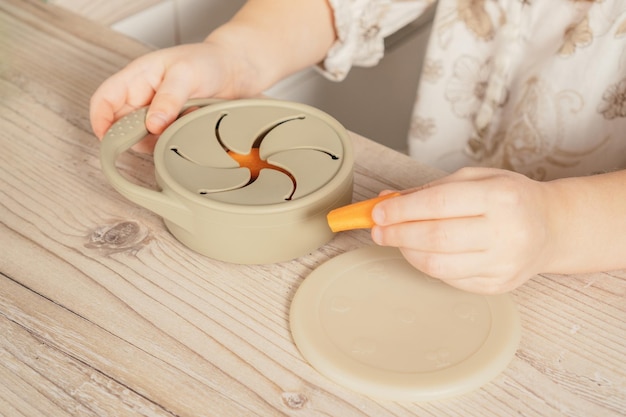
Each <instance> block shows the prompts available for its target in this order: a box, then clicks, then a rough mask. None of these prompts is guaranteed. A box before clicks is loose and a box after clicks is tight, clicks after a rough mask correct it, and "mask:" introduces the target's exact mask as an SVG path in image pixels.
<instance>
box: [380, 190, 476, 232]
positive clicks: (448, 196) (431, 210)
mask: <svg viewBox="0 0 626 417" xmlns="http://www.w3.org/2000/svg"><path fill="white" fill-rule="evenodd" d="M485 191H486V190H485V189H484V188H483V187H482V186H481V184H479V183H475V182H465V181H461V182H455V181H452V182H445V183H440V184H437V185H433V186H428V187H424V188H422V189H419V190H417V191H414V192H411V193H407V194H403V195H401V196H399V197H398V198H392V199H388V200H385V201H381V202H380V203H379V204H377V205H376V207H374V210H373V211H372V218H373V219H374V221H375V222H376V224H378V225H381V226H385V225H391V224H397V223H405V222H410V221H419V220H431V219H446V218H454V217H472V216H480V215H482V214H484V213H485V210H486V207H485V195H484V194H485Z"/></svg>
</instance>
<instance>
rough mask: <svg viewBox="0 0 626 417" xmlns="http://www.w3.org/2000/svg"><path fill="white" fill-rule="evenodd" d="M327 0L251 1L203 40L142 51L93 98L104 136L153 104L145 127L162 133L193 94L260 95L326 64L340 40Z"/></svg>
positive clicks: (95, 119)
mask: <svg viewBox="0 0 626 417" xmlns="http://www.w3.org/2000/svg"><path fill="white" fill-rule="evenodd" d="M334 30H335V29H334V24H333V17H332V10H331V8H330V6H329V4H328V3H327V1H326V0H298V1H293V0H249V1H248V2H247V3H246V4H245V5H244V6H243V7H242V9H241V10H240V11H239V12H238V13H237V14H236V15H235V16H234V17H233V19H231V20H230V21H229V22H227V23H226V24H224V25H223V26H221V27H219V28H218V29H216V30H215V31H214V32H213V33H211V34H210V35H209V36H208V37H207V38H206V40H205V41H204V42H202V43H198V44H190V45H181V46H177V47H173V48H168V49H163V50H159V51H154V52H152V53H149V54H147V55H144V56H142V57H140V58H138V59H136V60H134V61H133V62H131V63H130V64H129V65H128V66H127V67H125V68H124V69H122V70H121V71H120V72H118V73H116V74H114V75H113V76H111V77H110V78H109V79H107V80H106V81H105V82H104V83H102V85H101V86H100V87H99V88H98V89H97V90H96V92H95V93H94V95H93V97H92V99H91V109H90V117H91V123H92V127H93V129H94V132H95V134H96V135H97V136H98V137H99V138H101V137H102V136H103V135H104V133H105V132H106V131H107V130H108V129H109V127H110V126H111V125H112V124H113V123H114V122H115V121H116V120H117V119H119V118H120V117H122V116H123V115H125V114H127V113H129V112H131V111H132V110H134V109H137V108H139V107H143V106H146V105H148V104H150V110H149V112H148V116H147V120H146V126H147V128H148V130H149V131H150V132H152V133H155V134H159V133H161V132H162V131H163V130H164V129H165V127H166V126H167V125H169V123H171V122H172V121H173V120H174V119H175V118H176V117H177V115H178V112H179V110H180V108H181V107H182V105H183V104H184V103H185V102H186V101H187V99H189V98H193V97H219V98H236V97H245V96H252V95H256V94H259V93H261V92H262V91H264V90H265V89H266V88H267V87H269V86H271V85H272V84H273V83H275V82H276V81H278V80H280V79H281V78H283V77H285V76H286V75H288V74H290V73H292V72H295V71H297V70H299V69H302V68H305V67H307V66H311V65H313V64H315V63H317V62H319V61H321V60H322V59H323V58H324V56H325V54H326V52H327V51H328V49H329V48H330V47H331V46H332V44H333V42H334V40H335V32H334Z"/></svg>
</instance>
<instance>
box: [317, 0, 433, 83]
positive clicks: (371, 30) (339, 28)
mask: <svg viewBox="0 0 626 417" xmlns="http://www.w3.org/2000/svg"><path fill="white" fill-rule="evenodd" d="M431 3H433V0H329V4H330V6H331V8H332V10H333V14H334V21H335V30H336V32H337V41H336V42H335V44H334V45H333V46H332V47H331V49H330V50H329V52H328V54H327V56H326V58H325V59H324V61H323V62H322V63H321V64H320V65H319V69H320V71H321V72H322V74H324V76H326V77H327V78H329V79H331V80H335V81H340V80H342V79H344V78H345V77H346V75H347V74H348V72H349V71H350V68H351V67H352V66H363V67H369V66H373V65H376V64H377V63H378V61H380V59H381V58H382V57H383V54H384V49H385V45H384V39H385V37H386V36H388V35H390V34H391V33H393V32H395V31H396V30H398V29H400V28H402V27H403V26H405V25H406V24H408V23H410V22H411V21H413V20H414V19H416V18H417V17H418V16H419V15H420V14H422V13H423V12H424V11H425V10H426V8H427V7H428V6H429V5H430V4H431Z"/></svg>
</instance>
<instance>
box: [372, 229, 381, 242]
mask: <svg viewBox="0 0 626 417" xmlns="http://www.w3.org/2000/svg"><path fill="white" fill-rule="evenodd" d="M382 237H383V234H382V231H381V230H380V227H377V226H374V227H372V240H373V241H374V243H376V244H377V245H381V244H382Z"/></svg>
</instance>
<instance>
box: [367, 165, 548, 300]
mask: <svg viewBox="0 0 626 417" xmlns="http://www.w3.org/2000/svg"><path fill="white" fill-rule="evenodd" d="M545 184H546V183H541V182H537V181H533V180H530V179H529V178H527V177H525V176H523V175H520V174H516V173H513V172H509V171H504V170H497V169H487V168H465V169H461V170H459V171H457V172H456V173H454V174H452V175H449V176H447V177H445V178H442V179H441V180H438V181H435V182H433V183H431V184H428V185H426V186H424V187H421V188H419V189H417V190H414V191H412V192H409V193H407V194H404V195H402V196H399V197H395V198H392V199H389V200H384V201H383V202H381V203H379V204H378V205H377V206H376V207H375V208H374V211H373V213H372V215H373V218H374V221H375V222H376V224H377V226H375V227H374V228H373V229H372V238H373V239H374V241H375V242H376V243H378V244H380V245H385V246H396V247H399V248H400V249H401V251H402V253H403V255H404V256H405V257H406V259H407V260H408V261H409V262H410V263H411V264H412V265H413V266H415V267H416V268H417V269H419V270H421V271H423V272H425V273H427V274H429V275H432V276H433V277H436V278H440V279H441V280H443V281H445V282H447V283H448V284H450V285H452V286H455V287H458V288H461V289H464V290H467V291H472V292H478V293H502V292H506V291H509V290H512V289H514V288H516V287H518V286H519V285H521V284H522V283H524V282H525V281H527V280H528V279H529V278H531V277H532V276H533V275H535V274H537V273H539V272H543V271H542V268H544V267H545V266H546V264H547V262H548V260H549V258H550V256H551V247H552V246H553V242H552V240H553V237H554V235H555V233H554V232H552V231H551V224H552V223H551V221H550V206H549V202H548V201H549V200H548V195H547V192H546V191H545V187H544V185H545Z"/></svg>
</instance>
